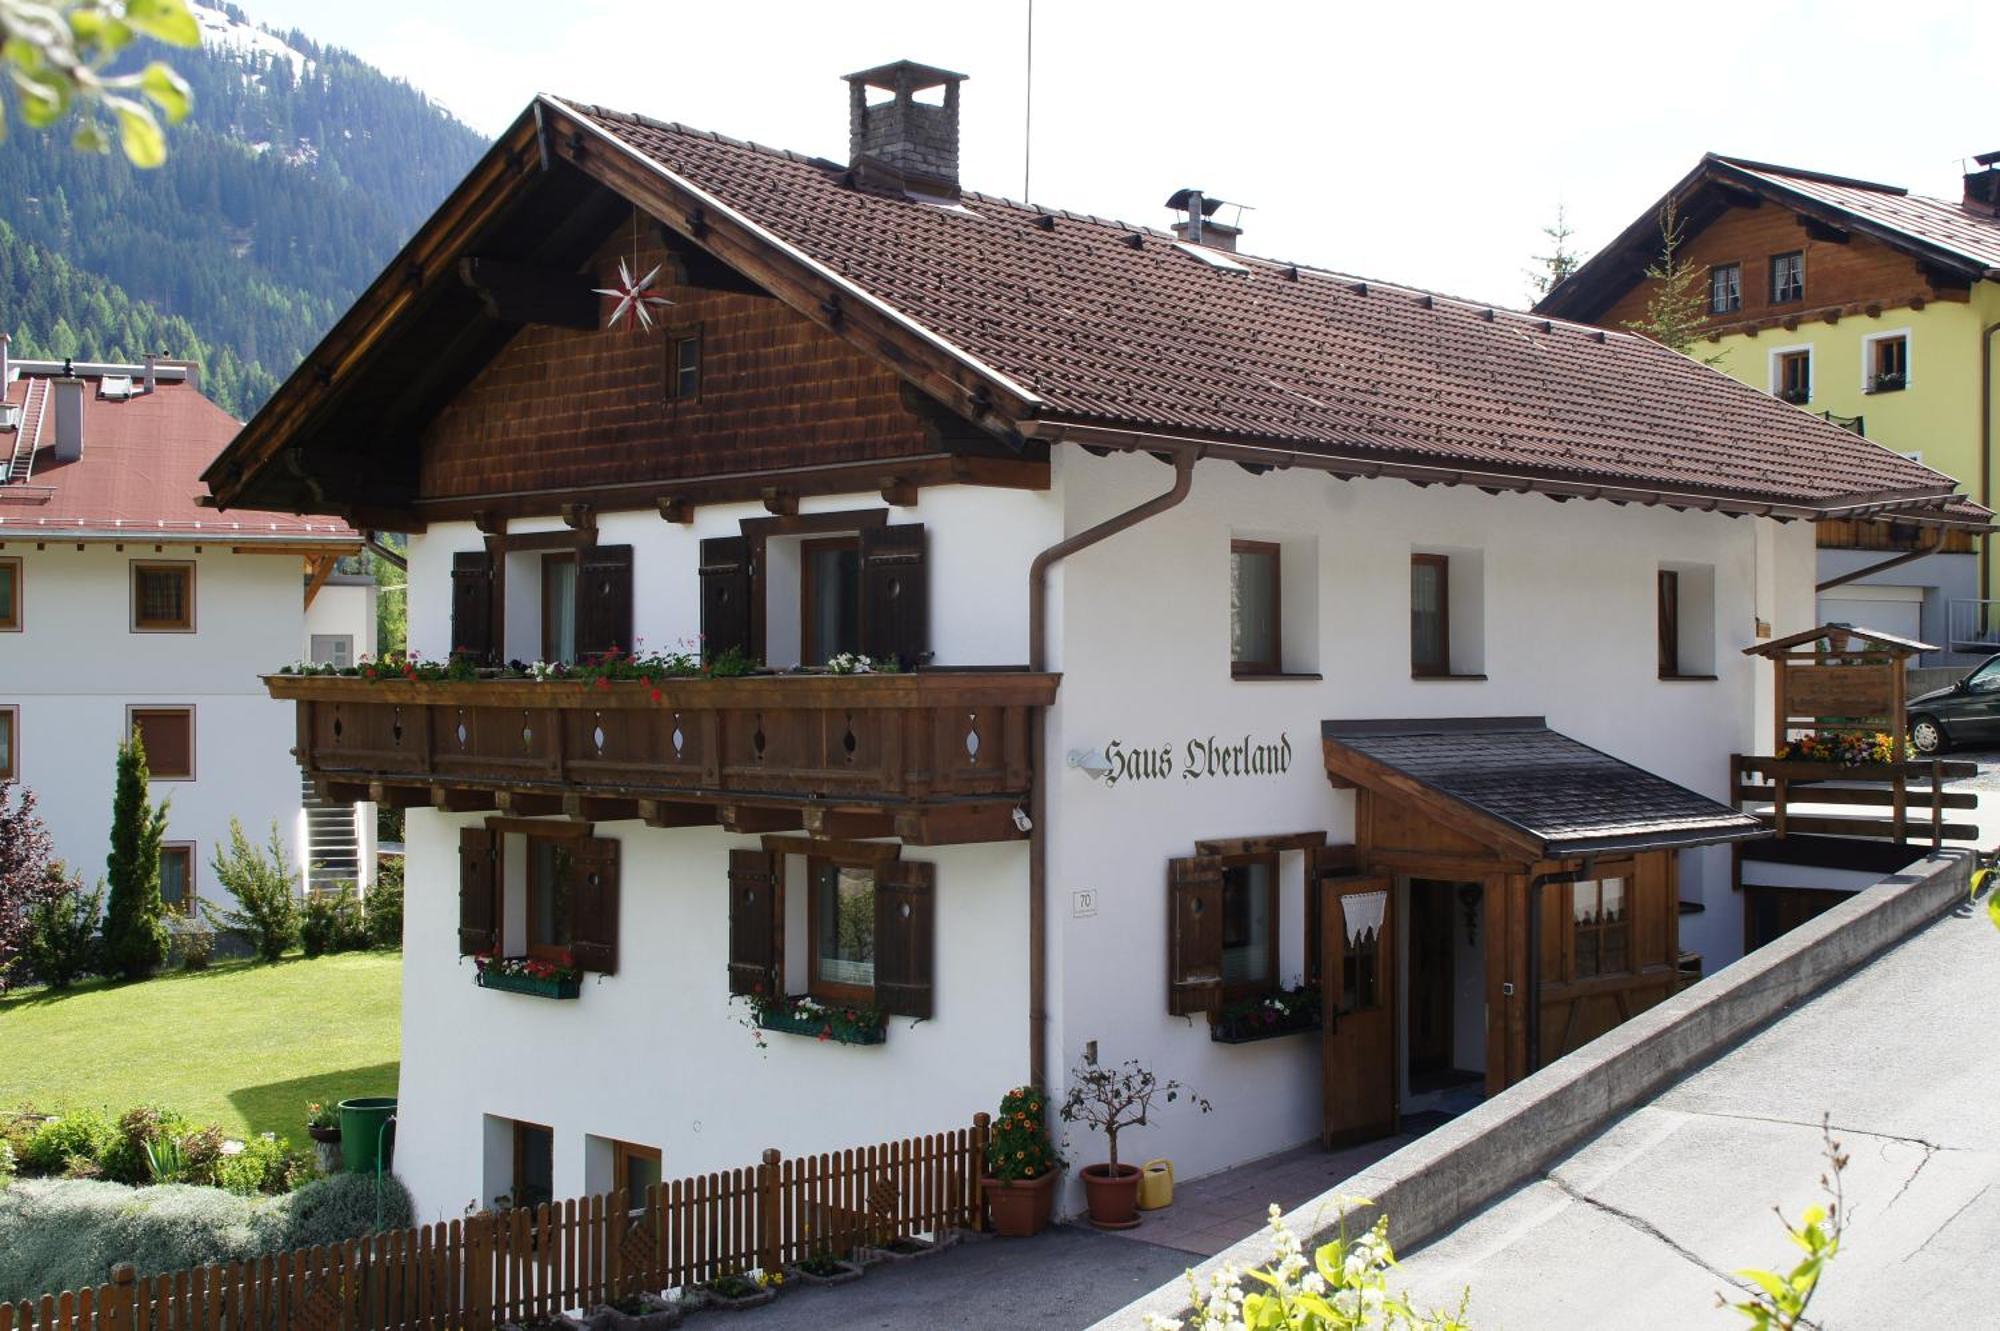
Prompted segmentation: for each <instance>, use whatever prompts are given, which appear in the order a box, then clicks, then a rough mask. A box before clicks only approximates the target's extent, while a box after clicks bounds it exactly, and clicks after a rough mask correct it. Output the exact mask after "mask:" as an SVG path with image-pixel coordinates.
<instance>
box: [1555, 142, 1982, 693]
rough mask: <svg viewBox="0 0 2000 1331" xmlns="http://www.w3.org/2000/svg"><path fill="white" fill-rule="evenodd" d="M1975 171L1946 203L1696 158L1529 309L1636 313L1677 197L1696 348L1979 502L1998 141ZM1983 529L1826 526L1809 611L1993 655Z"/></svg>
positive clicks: (1613, 320)
mask: <svg viewBox="0 0 2000 1331" xmlns="http://www.w3.org/2000/svg"><path fill="white" fill-rule="evenodd" d="M1976 166H1977V169H1976V170H1974V171H1973V172H1972V173H1970V174H1969V175H1967V176H1966V177H1965V192H1964V196H1963V197H1962V198H1961V199H1959V200H1956V201H1953V200H1946V199H1933V198H1926V197H1923V196H1921V195H1913V194H1911V193H1909V192H1908V191H1907V190H1904V189H1900V188H1898V187H1896V186H1893V185H1879V184H1874V183H1871V182H1869V181H1864V180H1851V179H1847V178H1844V177H1840V176H1832V175H1827V174H1825V173H1823V172H1817V171H1802V170H1797V169H1794V168H1791V167H1781V166H1771V165H1768V164H1766V163H1761V162H1750V161H1744V160H1742V159H1738V158H1729V157H1721V156H1718V155H1716V154H1714V153H1710V154H1709V155H1707V156H1706V157H1704V158H1703V159H1702V161H1701V163H1700V165H1698V166H1697V167H1696V168H1695V169H1694V170H1693V171H1691V172H1689V173H1688V175H1687V176H1685V177H1684V178H1682V180H1681V181H1680V182H1679V183H1678V184H1676V185H1675V186H1674V187H1673V189H1672V190H1670V191H1669V192H1668V193H1667V194H1666V195H1665V196H1663V197H1662V198H1661V199H1660V201H1659V202H1658V203H1657V204H1656V205H1654V207H1653V208H1651V209H1649V210H1648V211H1647V212H1646V213H1645V214H1644V215H1642V216H1641V217H1639V218H1638V219H1637V220H1636V221H1634V222H1633V223H1632V224H1631V225H1630V226H1629V227H1627V228H1626V229H1625V231H1624V232H1623V233H1622V234H1620V235H1619V236H1618V238H1617V239H1616V240H1614V241H1613V242H1612V243H1611V244H1610V245H1608V246H1606V247H1605V248H1604V249H1603V250H1602V251H1601V252H1600V253H1599V254H1597V255H1596V257H1594V258H1592V259H1591V260H1590V262H1589V263H1586V264H1584V265H1583V266H1582V267H1581V268H1580V269H1578V270H1577V272H1576V273H1575V274H1573V275H1572V276H1571V277H1570V278H1569V280H1568V281H1566V282H1564V283H1563V284H1562V285H1561V286H1559V287H1557V288H1556V289H1555V290H1554V291H1551V292H1550V293H1549V294H1548V296H1547V297H1545V298H1544V299H1543V301H1542V302H1541V304H1539V305H1538V306H1536V307H1535V308H1536V312H1537V313H1539V314H1545V315H1549V316H1551V317H1555V318H1563V319H1571V320H1575V321H1578V322H1582V323H1592V324H1598V325H1601V326H1603V327H1609V328H1622V327H1625V326H1627V325H1628V324H1630V323H1632V322H1635V321H1638V320H1640V319H1642V318H1643V317H1644V315H1645V312H1646V305H1647V302H1648V300H1649V299H1650V298H1651V296H1652V294H1653V287H1654V283H1653V281H1652V280H1651V279H1649V278H1648V277H1647V276H1646V269H1647V268H1648V267H1650V266H1652V265H1653V264H1654V263H1656V262H1657V261H1658V259H1659V257H1660V251H1661V232H1660V216H1661V214H1662V213H1663V211H1664V210H1665V208H1666V206H1667V204H1668V203H1669V202H1670V201H1671V202H1672V203H1673V204H1674V207H1675V210H1676V212H1677V214H1678V215H1679V217H1680V218H1681V220H1682V222H1683V224H1684V229H1683V231H1682V245H1681V254H1682V256H1683V257H1684V258H1685V259H1686V260H1687V261H1688V262H1689V263H1691V264H1693V265H1694V266H1695V267H1696V269H1697V270H1698V272H1699V273H1700V285H1699V288H1698V290H1699V293H1700V295H1701V297H1702V303H1703V308H1704V312H1705V315H1704V322H1703V326H1702V330H1701V339H1702V340H1698V341H1697V342H1696V343H1695V345H1694V347H1693V348H1692V349H1691V350H1692V353H1693V354H1694V355H1695V356H1697V357H1699V358H1701V359H1704V360H1712V363H1713V364H1714V365H1715V366H1716V368H1717V369H1719V370H1722V371H1723V372H1724V373H1727V374H1729V375H1731V376H1733V377H1734V378H1736V379H1740V380H1742V381H1743V382H1744V383H1747V384H1750V385H1752V386H1753V387H1756V388H1761V389H1763V390H1765V391H1766V392H1769V393H1772V394H1773V395H1775V396H1778V397H1782V398H1784V399H1785V400H1786V401H1788V402H1792V403H1794V404H1795V405H1797V406H1798V407H1799V408H1800V409H1801V410H1804V411H1810V412H1812V413H1814V414H1815V415H1823V416H1826V417H1828V418H1829V419H1832V420H1834V421H1835V422H1837V423H1840V424H1843V425H1847V426H1848V427H1849V428H1851V429H1853V430H1855V431H1857V432H1859V433H1861V434H1864V435H1866V436H1867V437H1868V438H1870V439H1873V440H1875V441H1877V442H1878V443H1881V444H1882V445H1884V446H1885V447H1888V448H1892V449H1895V450H1896V451H1897V452H1899V453H1903V454H1906V455H1908V456H1910V457H1914V458H1916V459H1918V460H1919V461H1921V462H1924V463H1926V464H1927V465H1929V466H1931V467H1935V468H1936V469H1938V470H1939V471H1943V472H1946V473H1948V474H1949V475H1951V476H1953V477H1955V478H1956V479H1958V480H1959V481H1961V482H1962V483H1963V484H1964V486H1965V489H1966V491H1967V493H1969V494H1970V495H1972V496H1973V497H1975V498H1977V499H1978V500H1979V501H1980V502H1981V503H1982V504H1989V505H1990V504H1991V503H1993V502H1994V499H1995V489H1996V487H1997V486H2000V477H1996V475H1995V473H1996V470H2000V460H1996V457H1995V452H1996V449H2000V404H1996V402H1995V398H1996V397H2000V153H1989V154H1986V155H1984V156H1982V157H1980V158H1977V159H1976ZM1983 530H1984V529H1983V527H1982V526H1981V525H1980V522H1979V520H1978V518H1976V517H1974V516H1971V515H1968V520H1967V522H1966V523H1965V524H1964V526H1963V527H1961V528H1959V529H1958V530H1955V531H1951V532H1949V533H1948V534H1946V535H1945V536H1944V538H1943V540H1942V542H1940V541H1939V540H1938V536H1937V533H1936V531H1934V530H1933V531H1928V532H1925V533H1920V532H1919V531H1918V530H1917V529H1916V528H1915V527H1911V526H1908V525H1906V524H1899V523H1893V522H1887V521H1883V522H1854V521H1838V522H1824V523H1821V524H1820V531H1819V544H1820V561H1819V563H1820V582H1821V594H1820V602H1821V617H1822V618H1823V619H1825V620H1839V621H1846V622H1853V623H1865V624H1869V625H1872V626H1873V627H1876V628H1882V629H1888V630H1891V631H1893V632H1897V633H1902V634H1905V635H1907V636H1910V637H1917V638H1921V639H1923V640H1924V641H1926V642H1933V643H1939V644H1942V645H1946V646H1948V648H1949V649H1950V650H1949V651H1946V652H1941V653H1938V654H1935V655H1934V656H1932V657H1929V658H1927V659H1926V662H1925V663H1926V664H1931V665H1942V664H1950V663H1952V662H1954V661H1964V660H1968V659H1971V658H1972V657H1973V656H1977V655H1983V654H1986V653H1989V652H1993V651H2000V600H1996V598H2000V590H1996V588H2000V577H1996V572H1995V569H1994V566H1993V562H1992V561H1993V558H1994V553H1993V551H1992V550H1991V549H1990V548H1989V549H1988V550H1987V551H1986V552H1985V553H1984V554H1983V555H1981V554H1979V553H1977V548H1978V546H1979V545H1980V544H1981V543H1982V537H1981V536H1980V535H1979V533H1980V532H1982V531H1983ZM1986 544H1988V545H1989V547H1990V543H1986ZM1982 563H1983V564H1984V565H1985V566H1984V567H1983V568H1982V567H1981V565H1982Z"/></svg>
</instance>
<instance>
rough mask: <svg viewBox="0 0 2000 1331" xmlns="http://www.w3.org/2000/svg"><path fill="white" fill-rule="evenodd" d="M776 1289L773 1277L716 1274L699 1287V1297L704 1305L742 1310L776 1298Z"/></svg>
mask: <svg viewBox="0 0 2000 1331" xmlns="http://www.w3.org/2000/svg"><path fill="white" fill-rule="evenodd" d="M778 1289H779V1285H778V1283H777V1280H776V1278H775V1277H773V1278H772V1279H771V1280H770V1281H759V1280H753V1279H751V1278H750V1277H749V1276H733V1275H732V1276H717V1277H716V1278H715V1279H714V1280H711V1281H709V1282H708V1283H707V1284H706V1285H703V1286H702V1287H701V1297H702V1301H703V1304H704V1305H705V1306H706V1307H710V1308H720V1309H721V1310H722V1311H724V1312H742V1311H744V1310H745V1309H747V1308H756V1307H761V1306H762V1305H764V1304H766V1303H769V1302H770V1301H771V1300H772V1299H775V1298H777V1297H778Z"/></svg>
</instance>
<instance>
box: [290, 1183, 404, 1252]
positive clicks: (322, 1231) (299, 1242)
mask: <svg viewBox="0 0 2000 1331" xmlns="http://www.w3.org/2000/svg"><path fill="white" fill-rule="evenodd" d="M375 1182H376V1180H375V1176H374V1175H373V1174H335V1175H333V1176H331V1177H329V1178H323V1179H314V1180H313V1181H312V1182H311V1183H308V1184H306V1185H305V1186H304V1187H302V1188H300V1189H299V1190H298V1191H297V1192H294V1193H292V1194H290V1195H289V1196H287V1197H284V1198H282V1199H281V1200H280V1203H279V1204H280V1205H281V1206H282V1208H283V1210H284V1215H285V1227H284V1231H283V1237H282V1242H281V1243H280V1244H279V1246H280V1247H283V1248H310V1247H313V1246H315V1245H318V1244H331V1243H345V1242H346V1241H347V1240H348V1239H351V1238H358V1237H360V1236H361V1235H363V1234H373V1233H375V1232H376V1231H377V1230H381V1229H408V1228H409V1227H410V1226H411V1225H413V1224H415V1223H416V1204H415V1203H414V1202H412V1201H411V1200H410V1190H409V1189H408V1188H406V1187H404V1186H403V1183H402V1180H401V1179H398V1178H397V1177H396V1176H395V1175H394V1174H384V1175H382V1180H381V1183H382V1186H381V1191H380V1199H379V1202H378V1199H377V1191H376V1186H375ZM378 1210H379V1214H380V1216H381V1222H380V1223H379V1224H378V1223H377V1222H376V1216H377V1214H378Z"/></svg>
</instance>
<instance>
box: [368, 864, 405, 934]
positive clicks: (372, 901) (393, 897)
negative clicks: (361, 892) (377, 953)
mask: <svg viewBox="0 0 2000 1331" xmlns="http://www.w3.org/2000/svg"><path fill="white" fill-rule="evenodd" d="M361 906H362V910H363V912H364V914H365V915H366V917H367V921H368V941H369V942H370V943H372V944H373V945H374V946H376V947H397V948H399V947H401V946H402V945H403V857H402V856H401V855H385V856H383V857H382V858H381V860H380V861H379V862H378V863H377V864H376V866H375V885H374V886H373V887H371V888H369V889H368V895H367V896H366V897H365V898H363V899H362V902H361Z"/></svg>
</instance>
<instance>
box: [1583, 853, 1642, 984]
mask: <svg viewBox="0 0 2000 1331" xmlns="http://www.w3.org/2000/svg"><path fill="white" fill-rule="evenodd" d="M1570 904H1571V910H1572V913H1573V916H1574V919H1573V922H1572V934H1573V937H1574V939H1575V946H1576V966H1575V974H1574V977H1573V978H1575V979H1579V980H1587V979H1589V978H1591V977H1592V976H1596V975H1620V974H1623V973H1624V972H1626V971H1628V970H1630V969H1631V947H1632V921H1631V919H1630V918H1629V917H1628V915H1627V913H1626V909H1625V880H1624V879H1623V878H1600V879H1597V880H1596V881H1594V882H1587V883H1572V884H1571V885H1570Z"/></svg>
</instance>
